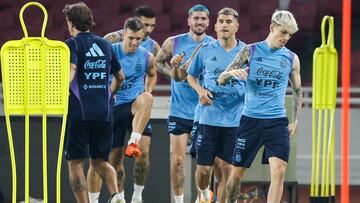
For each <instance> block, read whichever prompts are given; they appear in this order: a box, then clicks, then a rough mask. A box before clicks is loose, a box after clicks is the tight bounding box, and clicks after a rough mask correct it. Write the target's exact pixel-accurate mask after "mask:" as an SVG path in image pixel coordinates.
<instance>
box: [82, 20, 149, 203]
mask: <svg viewBox="0 0 360 203" xmlns="http://www.w3.org/2000/svg"><path fill="white" fill-rule="evenodd" d="M143 26H144V25H143V24H142V23H141V21H140V20H139V19H138V18H133V17H131V18H128V19H127V20H126V21H125V24H124V32H123V33H122V35H123V41H122V42H120V43H115V44H113V45H112V46H113V50H114V52H115V54H116V56H117V59H118V60H119V63H120V64H121V67H123V72H124V75H125V78H126V79H125V82H124V84H123V85H122V87H121V89H120V90H119V91H118V92H117V93H116V99H115V106H114V130H113V133H114V138H113V149H112V151H111V154H110V163H111V164H112V165H113V166H114V167H115V170H116V171H117V174H118V186H119V191H120V195H121V197H122V200H123V202H125V198H124V179H125V171H124V165H123V159H124V154H123V146H124V141H125V133H126V131H131V137H130V140H129V141H128V147H127V148H126V151H125V154H126V155H127V156H129V157H135V158H136V159H135V165H134V179H135V180H134V182H135V183H134V193H133V196H132V201H131V202H132V203H138V202H142V191H143V189H144V185H145V181H146V178H147V175H148V172H149V164H150V162H149V150H150V137H151V135H152V133H151V129H150V127H149V126H148V125H147V123H148V121H149V119H150V114H151V107H152V103H153V97H152V95H151V92H152V91H153V90H154V87H155V85H156V69H155V67H154V56H153V55H152V54H151V53H150V52H148V51H147V50H146V49H145V48H143V47H141V46H140V42H141V40H142V38H143V37H144V31H143ZM145 75H146V81H145V82H144V76H145ZM142 134H143V135H144V136H141V135H142ZM93 175H94V174H93V171H90V172H89V177H93ZM92 179H93V180H94V179H95V178H92ZM94 181H95V182H93V183H95V184H93V188H92V189H93V191H92V193H93V194H98V193H99V191H100V187H99V184H98V183H96V180H94ZM97 196H98V195H97Z"/></svg>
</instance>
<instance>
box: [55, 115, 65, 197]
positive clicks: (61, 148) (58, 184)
mask: <svg viewBox="0 0 360 203" xmlns="http://www.w3.org/2000/svg"><path fill="white" fill-rule="evenodd" d="M66 112H67V110H66ZM66 120H67V115H66V114H65V115H64V116H63V119H62V126H61V135H60V144H59V153H58V160H57V168H56V203H61V166H62V154H63V151H64V141H65V131H66Z"/></svg>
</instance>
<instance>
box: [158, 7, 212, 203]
mask: <svg viewBox="0 0 360 203" xmlns="http://www.w3.org/2000/svg"><path fill="white" fill-rule="evenodd" d="M188 14H189V17H188V21H187V22H188V25H189V27H190V30H189V32H188V33H184V34H179V35H176V36H172V37H169V38H168V39H166V40H165V42H164V43H163V45H162V48H161V49H160V51H159V52H158V54H157V55H156V59H155V66H156V68H157V70H158V71H159V72H160V73H162V74H164V75H166V76H168V77H172V79H171V98H170V115H169V119H168V132H169V134H170V142H171V146H172V154H171V169H170V170H171V172H170V174H171V183H172V189H173V191H174V199H175V203H183V202H184V191H183V185H184V179H185V174H184V161H185V155H186V145H187V142H188V137H189V136H190V132H191V130H192V125H193V119H194V109H195V106H196V104H197V103H198V99H199V98H198V96H197V94H196V92H195V91H194V90H193V89H192V88H191V87H190V86H189V84H188V82H187V81H186V80H182V81H176V80H175V79H174V78H175V77H176V74H178V71H179V72H181V71H183V73H184V72H185V71H184V70H182V69H180V68H179V67H180V66H181V65H182V64H181V63H179V61H178V60H171V59H172V58H173V57H175V56H176V57H181V58H182V59H181V61H187V59H188V58H189V56H190V55H191V53H192V52H193V51H194V49H195V47H197V46H198V45H199V44H202V43H207V42H209V41H210V40H213V38H212V37H210V36H208V35H206V34H205V31H206V29H207V28H208V26H209V10H208V9H207V8H206V7H205V6H203V5H200V4H199V5H195V6H193V7H192V8H190V10H189V11H188Z"/></svg>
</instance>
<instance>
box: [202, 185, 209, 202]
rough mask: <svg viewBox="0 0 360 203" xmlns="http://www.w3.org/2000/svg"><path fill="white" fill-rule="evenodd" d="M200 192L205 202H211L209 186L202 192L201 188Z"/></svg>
mask: <svg viewBox="0 0 360 203" xmlns="http://www.w3.org/2000/svg"><path fill="white" fill-rule="evenodd" d="M199 191H200V194H201V199H202V200H204V201H209V200H210V190H209V186H208V187H207V188H206V189H205V190H202V189H200V188H199Z"/></svg>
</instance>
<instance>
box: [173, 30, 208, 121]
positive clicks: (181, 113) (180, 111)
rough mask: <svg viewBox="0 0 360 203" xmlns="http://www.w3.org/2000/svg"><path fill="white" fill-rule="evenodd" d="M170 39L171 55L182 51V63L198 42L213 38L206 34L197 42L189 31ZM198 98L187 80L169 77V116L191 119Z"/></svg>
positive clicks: (206, 41) (201, 42) (205, 41)
mask: <svg viewBox="0 0 360 203" xmlns="http://www.w3.org/2000/svg"><path fill="white" fill-rule="evenodd" d="M172 40H173V50H172V55H173V56H175V55H177V54H178V55H181V54H182V53H183V52H184V53H185V57H184V59H183V63H185V62H186V61H187V60H188V59H189V57H190V55H191V53H192V52H193V51H194V49H195V48H196V47H197V46H198V45H199V44H203V43H208V42H210V41H213V40H214V38H212V37H211V36H208V35H206V36H205V37H204V38H203V39H202V40H201V41H198V42H197V41H194V40H193V38H192V37H191V35H190V33H185V34H180V35H177V36H174V37H173V38H172ZM181 65H182V64H181ZM198 100H199V97H198V95H197V94H196V92H195V91H194V90H193V89H192V88H191V86H190V85H189V83H188V82H187V80H183V81H179V82H176V81H175V80H174V79H171V97H170V116H174V117H179V118H183V119H189V120H193V119H194V110H195V107H196V105H197V103H198Z"/></svg>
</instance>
